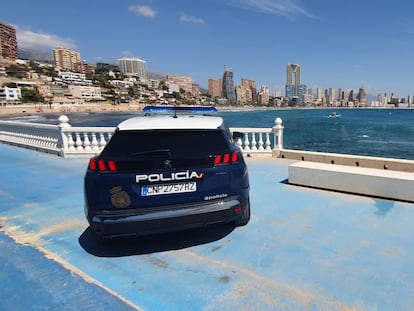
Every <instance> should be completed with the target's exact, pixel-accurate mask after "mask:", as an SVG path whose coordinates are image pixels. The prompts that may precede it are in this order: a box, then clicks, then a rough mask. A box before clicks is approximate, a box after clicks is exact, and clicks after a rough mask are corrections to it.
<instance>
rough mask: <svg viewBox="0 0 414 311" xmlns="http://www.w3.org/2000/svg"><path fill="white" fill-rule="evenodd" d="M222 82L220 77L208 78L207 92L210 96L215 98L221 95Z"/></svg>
mask: <svg viewBox="0 0 414 311" xmlns="http://www.w3.org/2000/svg"><path fill="white" fill-rule="evenodd" d="M222 84H223V83H222V79H218V80H215V79H208V93H209V94H210V96H211V97H212V98H217V97H220V96H221V94H222Z"/></svg>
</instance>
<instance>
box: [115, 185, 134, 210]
mask: <svg viewBox="0 0 414 311" xmlns="http://www.w3.org/2000/svg"><path fill="white" fill-rule="evenodd" d="M110 193H111V202H112V204H113V205H114V206H115V207H116V208H126V207H128V206H130V205H131V198H130V196H129V195H128V193H127V192H126V191H124V190H122V187H119V186H118V187H113V188H112V189H111V190H110Z"/></svg>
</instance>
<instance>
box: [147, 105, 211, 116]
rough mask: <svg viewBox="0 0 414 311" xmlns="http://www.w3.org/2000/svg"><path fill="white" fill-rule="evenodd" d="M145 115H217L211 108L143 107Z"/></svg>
mask: <svg viewBox="0 0 414 311" xmlns="http://www.w3.org/2000/svg"><path fill="white" fill-rule="evenodd" d="M142 111H143V112H144V113H145V114H201V115H212V114H217V113H218V110H217V109H216V108H215V107H212V106H145V107H144V108H143V109H142Z"/></svg>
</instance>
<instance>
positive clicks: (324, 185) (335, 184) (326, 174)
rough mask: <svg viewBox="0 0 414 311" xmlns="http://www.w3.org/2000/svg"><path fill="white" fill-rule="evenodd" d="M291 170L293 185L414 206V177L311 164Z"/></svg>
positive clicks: (411, 175) (392, 172)
mask: <svg viewBox="0 0 414 311" xmlns="http://www.w3.org/2000/svg"><path fill="white" fill-rule="evenodd" d="M288 170H289V183H290V184H295V185H300V186H308V187H314V188H321V189H328V190H335V191H342V192H349V193H355V194H362V195H368V196H375V197H381V198H388V199H394V200H400V201H409V202H414V191H413V189H414V173H407V172H401V171H391V170H384V169H383V170H381V169H373V168H366V167H355V166H347V165H335V164H326V163H317V162H308V161H301V162H296V163H293V164H290V165H289V167H288Z"/></svg>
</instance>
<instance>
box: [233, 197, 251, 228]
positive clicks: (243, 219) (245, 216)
mask: <svg viewBox="0 0 414 311" xmlns="http://www.w3.org/2000/svg"><path fill="white" fill-rule="evenodd" d="M249 220H250V200H248V201H247V205H246V207H245V208H244V211H243V213H242V214H241V216H240V218H239V219H237V220H236V221H235V223H236V226H237V227H241V226H245V225H247V223H248V222H249Z"/></svg>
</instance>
